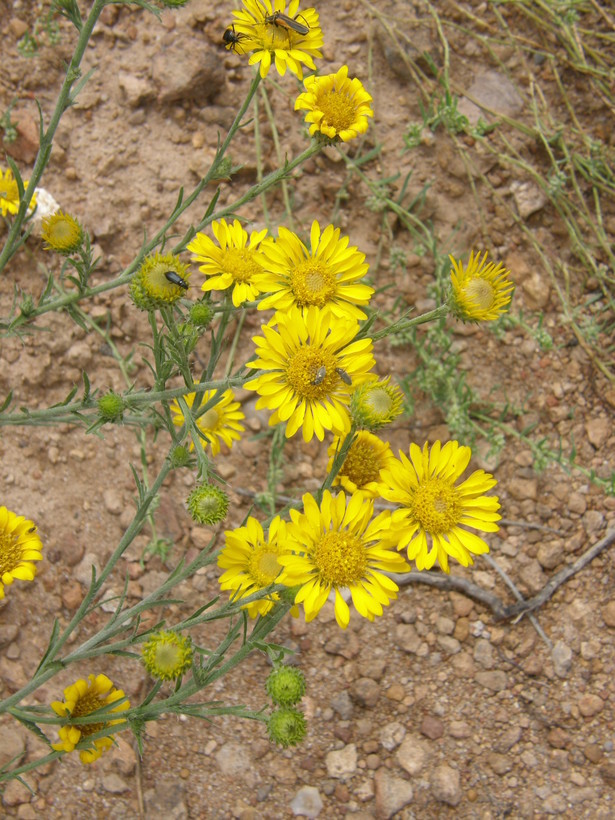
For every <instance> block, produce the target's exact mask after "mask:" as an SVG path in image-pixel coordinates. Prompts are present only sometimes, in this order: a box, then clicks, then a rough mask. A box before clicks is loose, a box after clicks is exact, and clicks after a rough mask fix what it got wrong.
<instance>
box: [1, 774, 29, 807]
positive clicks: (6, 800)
mask: <svg viewBox="0 0 615 820" xmlns="http://www.w3.org/2000/svg"><path fill="white" fill-rule="evenodd" d="M27 779H28V778H26V780H27ZM31 797H32V795H31V793H30V791H29V790H28V789H26V787H25V786H24V785H23V784H22V783H20V782H19V780H9V782H8V783H7V784H6V786H5V787H4V790H3V793H2V803H3V805H5V806H19V805H20V804H21V803H29V802H30V798H31Z"/></svg>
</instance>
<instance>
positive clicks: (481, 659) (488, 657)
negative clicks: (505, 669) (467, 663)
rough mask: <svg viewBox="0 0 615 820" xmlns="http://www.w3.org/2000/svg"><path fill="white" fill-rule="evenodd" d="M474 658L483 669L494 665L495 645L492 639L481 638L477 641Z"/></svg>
mask: <svg viewBox="0 0 615 820" xmlns="http://www.w3.org/2000/svg"><path fill="white" fill-rule="evenodd" d="M474 660H475V661H476V663H477V664H478V665H479V666H482V667H483V669H491V668H492V667H493V647H492V645H491V642H490V641H486V640H484V639H480V640H478V641H476V645H475V646H474Z"/></svg>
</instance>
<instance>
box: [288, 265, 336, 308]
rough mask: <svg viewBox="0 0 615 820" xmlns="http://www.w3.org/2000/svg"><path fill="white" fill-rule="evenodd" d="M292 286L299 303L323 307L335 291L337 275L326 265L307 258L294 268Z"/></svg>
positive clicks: (291, 279) (291, 278)
mask: <svg viewBox="0 0 615 820" xmlns="http://www.w3.org/2000/svg"><path fill="white" fill-rule="evenodd" d="M290 288H291V290H292V292H293V294H294V296H295V299H296V301H297V304H299V305H300V306H301V307H303V306H305V305H316V307H322V306H323V305H325V304H326V303H327V302H328V301H329V299H330V298H331V296H332V295H333V294H334V293H335V277H334V276H333V274H332V273H331V271H330V270H328V269H327V268H326V267H325V266H324V265H322V264H321V263H319V262H315V261H314V260H313V259H306V261H305V262H303V263H302V264H300V265H297V267H296V268H295V269H294V270H293V272H292V274H291V277H290Z"/></svg>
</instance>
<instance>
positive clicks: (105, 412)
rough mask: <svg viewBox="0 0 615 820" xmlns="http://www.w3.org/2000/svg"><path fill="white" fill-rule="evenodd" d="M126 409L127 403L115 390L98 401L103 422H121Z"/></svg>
mask: <svg viewBox="0 0 615 820" xmlns="http://www.w3.org/2000/svg"><path fill="white" fill-rule="evenodd" d="M125 409H126V402H125V401H124V399H123V398H122V397H121V396H118V394H117V393H114V392H113V390H110V391H109V392H108V393H105V395H104V396H102V397H101V398H100V399H98V412H99V413H100V417H101V419H102V420H103V421H121V419H122V416H123V415H124V410H125Z"/></svg>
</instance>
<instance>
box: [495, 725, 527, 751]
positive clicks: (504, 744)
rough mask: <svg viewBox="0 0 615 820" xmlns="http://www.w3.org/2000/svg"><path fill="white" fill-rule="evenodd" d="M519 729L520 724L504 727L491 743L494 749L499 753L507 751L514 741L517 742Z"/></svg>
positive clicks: (519, 737) (519, 736)
mask: <svg viewBox="0 0 615 820" xmlns="http://www.w3.org/2000/svg"><path fill="white" fill-rule="evenodd" d="M521 731H522V730H521V727H520V726H510V727H509V728H508V729H505V730H504V731H503V732H502V734H501V735H500V736H499V737H498V739H497V740H496V741H495V743H494V744H493V748H494V750H495V751H496V752H499V753H500V754H505V753H506V752H509V751H510V750H511V749H512V747H513V746H514V745H515V743H518V742H519V740H520V739H521Z"/></svg>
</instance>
